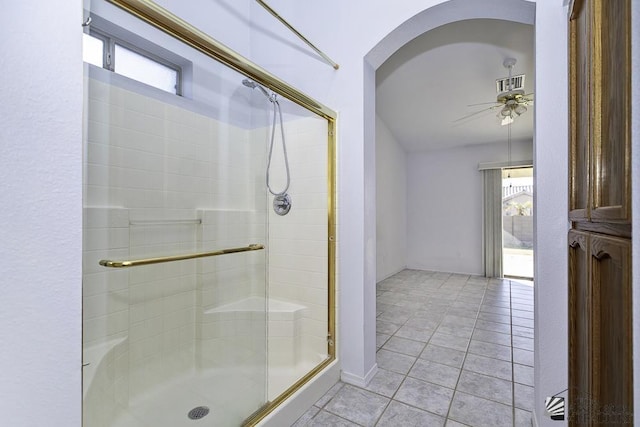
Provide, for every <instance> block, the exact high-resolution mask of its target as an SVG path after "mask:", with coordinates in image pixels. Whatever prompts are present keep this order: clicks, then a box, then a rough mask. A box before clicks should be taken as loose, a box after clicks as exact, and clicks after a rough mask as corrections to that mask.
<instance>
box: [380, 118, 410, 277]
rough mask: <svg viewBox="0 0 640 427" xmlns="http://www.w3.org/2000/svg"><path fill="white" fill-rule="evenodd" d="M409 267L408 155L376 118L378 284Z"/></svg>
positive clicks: (385, 126) (383, 124)
mask: <svg viewBox="0 0 640 427" xmlns="http://www.w3.org/2000/svg"><path fill="white" fill-rule="evenodd" d="M406 266H407V154H406V153H405V151H404V149H403V148H402V146H401V145H400V144H399V143H398V141H397V140H396V139H395V138H394V136H393V135H392V134H391V132H390V131H389V128H387V125H385V123H384V122H383V121H382V119H380V117H378V116H376V282H379V281H381V280H384V279H386V278H387V277H389V276H391V275H393V274H395V273H397V272H398V271H401V270H402V269H404V268H405V267H406Z"/></svg>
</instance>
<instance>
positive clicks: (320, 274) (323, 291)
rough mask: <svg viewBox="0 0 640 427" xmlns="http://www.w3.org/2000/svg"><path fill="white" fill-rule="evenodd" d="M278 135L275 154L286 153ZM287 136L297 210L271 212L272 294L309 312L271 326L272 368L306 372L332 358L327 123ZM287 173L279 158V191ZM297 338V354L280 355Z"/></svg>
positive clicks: (296, 128) (275, 166)
mask: <svg viewBox="0 0 640 427" xmlns="http://www.w3.org/2000/svg"><path fill="white" fill-rule="evenodd" d="M255 132H264V131H263V130H257V131H255ZM278 136H279V134H276V141H275V148H274V152H275V153H280V152H281V145H280V140H279V139H278ZM285 136H286V138H285V140H286V143H287V154H288V159H289V167H290V174H291V183H290V187H289V190H288V193H289V195H290V196H291V199H292V208H291V211H290V212H289V213H288V214H287V215H286V216H278V215H277V214H276V213H275V212H274V211H273V210H271V209H269V296H270V298H274V299H278V300H284V301H289V302H292V303H294V304H299V305H301V306H304V307H306V308H305V309H304V310H303V311H302V316H301V318H300V319H299V320H298V321H297V323H298V324H294V325H292V324H291V322H284V321H283V322H279V323H278V322H269V326H270V330H269V365H270V367H271V366H276V367H278V366H291V365H294V366H295V365H298V370H299V372H300V373H301V374H304V373H306V371H307V370H308V369H309V366H312V365H315V364H317V363H319V362H320V360H321V358H323V357H326V355H327V311H328V301H327V298H328V288H327V282H328V237H327V236H328V219H327V195H328V189H327V156H328V151H327V141H328V127H327V121H326V120H324V119H320V118H317V117H307V118H303V119H299V120H295V121H288V122H286V123H285ZM276 150H277V151H276ZM285 170H286V169H285V166H284V162H283V157H282V156H281V155H274V156H273V160H272V165H271V170H270V173H271V180H270V182H271V186H272V189H273V190H274V191H276V192H278V191H281V190H282V189H284V187H285V183H286V178H285V176H286V175H285ZM271 199H272V197H271V196H270V197H269V200H270V201H271ZM292 337H293V339H294V340H296V342H298V343H299V345H297V346H294V347H295V352H294V353H291V352H285V351H279V350H280V349H284V348H289V347H290V346H291V341H290V340H291V339H292Z"/></svg>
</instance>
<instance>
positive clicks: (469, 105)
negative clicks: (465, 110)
mask: <svg viewBox="0 0 640 427" xmlns="http://www.w3.org/2000/svg"><path fill="white" fill-rule="evenodd" d="M489 104H497V105H502V103H499V102H496V101H493V102H480V103H478V104H467V107H476V106H478V105H489Z"/></svg>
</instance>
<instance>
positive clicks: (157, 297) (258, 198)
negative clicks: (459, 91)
mask: <svg viewBox="0 0 640 427" xmlns="http://www.w3.org/2000/svg"><path fill="white" fill-rule="evenodd" d="M134 14H135V15H137V17H135V16H134ZM89 18H91V19H89ZM140 18H142V19H140ZM85 19H86V21H85V29H86V30H85V38H86V40H85V48H86V49H85V61H86V62H87V63H86V64H85V93H86V96H85V101H86V102H85V117H86V118H85V132H84V160H85V161H84V206H83V212H84V250H83V252H84V254H83V368H82V369H83V424H84V426H85V427H95V426H100V427H102V426H104V427H121V426H127V427H133V426H135V427H146V426H153V427H162V426H167V427H175V426H182V425H189V426H191V425H193V424H192V423H193V421H192V420H198V419H203V420H205V419H207V420H208V421H207V422H206V423H205V424H206V425H217V426H238V425H243V424H246V425H252V424H255V423H257V422H258V421H259V420H260V419H261V418H262V417H263V416H264V415H265V414H267V413H269V411H272V410H273V409H274V408H276V407H277V406H278V404H280V403H281V402H282V401H283V400H285V399H286V398H287V397H288V396H290V395H291V394H292V393H293V392H295V391H296V390H297V389H299V387H300V386H301V385H302V384H304V383H306V382H308V381H309V380H311V379H312V378H313V376H314V375H315V374H317V373H318V372H320V371H321V370H322V369H323V368H324V367H326V366H327V365H328V364H329V363H331V362H332V361H333V360H334V357H335V356H334V355H335V346H334V344H333V337H334V313H335V307H334V301H335V298H334V292H335V289H334V288H335V285H334V261H335V260H334V258H335V255H334V253H335V252H334V251H335V248H334V245H335V230H334V209H335V203H334V200H335V194H334V182H335V177H334V162H335V158H334V157H335V156H334V154H333V153H334V151H333V150H334V136H333V129H334V119H335V114H334V113H333V112H332V111H331V110H329V109H327V108H326V107H324V106H322V105H321V104H319V103H316V102H315V101H313V100H312V99H310V98H308V97H306V96H305V95H303V94H302V93H300V92H298V91H297V90H295V89H294V88H292V87H290V86H288V85H287V84H286V83H284V82H282V81H280V80H279V79H277V78H276V77H274V76H272V75H271V74H269V73H268V72H266V71H265V70H263V69H261V68H259V67H257V66H255V65H254V64H252V63H251V62H249V61H248V60H246V59H244V58H242V57H241V56H239V55H237V54H235V53H233V52H231V51H229V50H228V49H226V48H225V47H224V46H222V45H220V44H218V43H217V42H216V41H215V40H213V39H211V38H210V37H208V36H207V35H206V34H205V33H203V32H201V31H198V30H197V29H195V28H194V27H192V26H190V25H188V24H187V23H186V22H184V21H182V20H181V19H179V18H177V17H176V16H175V15H174V14H173V13H171V12H170V11H167V10H165V9H162V8H160V7H159V6H157V5H155V4H153V3H151V2H142V1H134V0H130V1H117V2H116V1H114V2H111V1H95V0H94V1H92V2H91V7H90V8H87V10H85ZM92 49H94V50H92ZM96 49H97V50H96ZM214 58H217V59H214ZM157 64H160V65H159V66H158V65H157ZM163 66H164V68H163ZM146 67H150V68H146ZM154 67H155V68H154ZM128 70H132V71H131V72H128ZM147 78H150V80H146V79H147ZM246 79H250V80H249V81H250V82H254V84H255V85H256V86H253V89H252V87H250V85H247V84H246V83H245V84H243V80H246ZM156 82H160V83H158V84H156ZM256 88H257V89H256ZM265 94H266V95H267V96H264V95H265ZM273 100H277V102H278V105H279V109H280V110H281V114H282V115H281V119H282V127H280V124H279V120H280V118H276V119H277V120H274V118H275V116H274V114H276V113H277V111H276V110H277V109H276V108H274V107H273ZM274 125H275V126H276V129H274ZM282 133H283V134H284V135H282ZM285 136H286V148H285V144H284V141H285ZM285 150H286V151H285ZM267 165H269V167H267ZM267 170H269V172H267ZM267 179H268V180H269V183H270V186H271V188H274V189H282V188H285V186H287V187H288V189H287V193H288V196H289V198H290V200H291V207H290V210H288V212H287V213H286V214H284V215H283V214H282V211H281V212H274V209H273V207H274V206H276V207H277V206H279V203H280V202H278V201H276V203H274V200H273V199H274V197H273V195H272V192H270V191H269V190H268V187H267ZM287 182H288V185H286V184H287ZM276 193H277V192H276ZM203 423H204V421H203ZM203 425H204V424H203Z"/></svg>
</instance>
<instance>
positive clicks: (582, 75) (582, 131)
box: [569, 0, 591, 221]
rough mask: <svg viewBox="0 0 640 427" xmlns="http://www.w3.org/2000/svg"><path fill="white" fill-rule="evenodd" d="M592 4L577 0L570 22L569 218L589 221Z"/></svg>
mask: <svg viewBox="0 0 640 427" xmlns="http://www.w3.org/2000/svg"><path fill="white" fill-rule="evenodd" d="M590 21H591V17H590V4H589V2H587V1H581V0H576V1H575V2H574V4H573V8H572V13H571V20H570V22H569V58H570V61H569V82H570V87H569V90H570V98H569V104H570V105H569V107H570V123H569V126H570V137H569V149H570V153H569V158H570V159H571V160H570V164H569V168H570V170H569V218H570V219H571V220H572V221H580V220H587V219H589V211H588V210H589V206H590V205H591V202H590V200H589V197H590V190H589V173H590V168H589V157H590V153H589V150H590V149H589V147H590V145H589V141H590V132H589V130H590V120H589V112H590V102H591V97H590V93H591V90H590V70H591V63H590V60H589V58H590V53H591V49H590V45H591V43H590V27H591V23H590Z"/></svg>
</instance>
